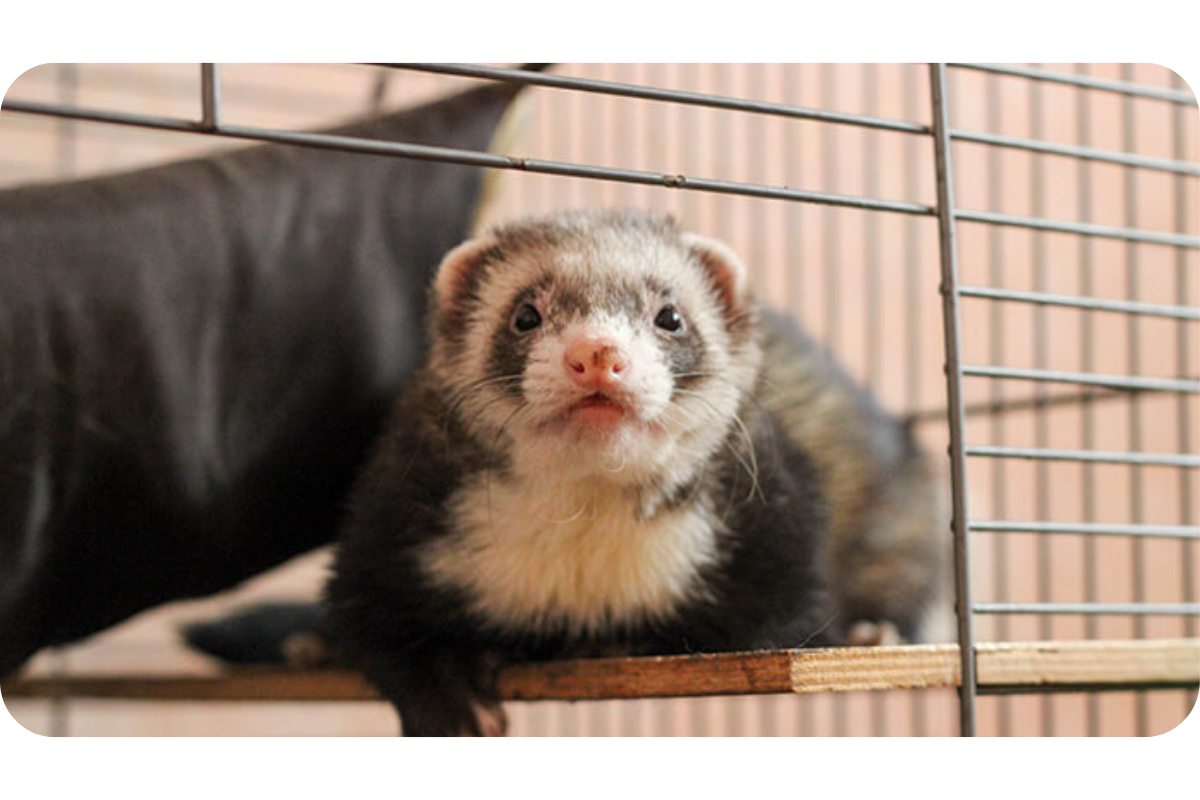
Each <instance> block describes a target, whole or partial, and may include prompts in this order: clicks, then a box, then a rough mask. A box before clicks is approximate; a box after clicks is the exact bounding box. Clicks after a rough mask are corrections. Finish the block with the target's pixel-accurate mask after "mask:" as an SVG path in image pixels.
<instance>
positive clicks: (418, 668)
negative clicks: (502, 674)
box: [360, 651, 508, 736]
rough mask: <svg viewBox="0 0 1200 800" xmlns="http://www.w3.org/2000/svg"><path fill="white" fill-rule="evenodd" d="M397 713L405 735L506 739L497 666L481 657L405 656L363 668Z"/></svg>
mask: <svg viewBox="0 0 1200 800" xmlns="http://www.w3.org/2000/svg"><path fill="white" fill-rule="evenodd" d="M360 666H361V668H362V671H363V674H364V675H365V676H366V678H367V679H368V680H369V681H370V682H371V683H373V684H374V685H375V687H376V688H377V689H378V690H379V692H380V694H381V695H383V697H384V698H386V699H387V700H388V701H389V702H391V704H392V705H393V706H394V707H395V708H396V712H397V713H398V714H399V715H400V724H401V728H402V730H403V735H405V736H503V735H505V732H506V731H507V728H508V719H507V717H506V715H505V713H504V708H503V706H502V705H501V704H500V700H499V698H498V697H497V695H496V690H495V666H494V665H493V664H492V663H490V662H489V661H488V660H487V659H484V658H481V657H480V656H479V655H477V654H473V655H467V654H463V653H456V652H450V651H446V652H438V653H404V654H397V655H396V656H395V657H392V658H389V657H384V656H373V657H371V658H370V659H368V660H367V661H366V662H365V663H363V664H361V665H360Z"/></svg>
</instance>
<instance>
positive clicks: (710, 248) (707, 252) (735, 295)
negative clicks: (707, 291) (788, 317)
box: [683, 233, 749, 313]
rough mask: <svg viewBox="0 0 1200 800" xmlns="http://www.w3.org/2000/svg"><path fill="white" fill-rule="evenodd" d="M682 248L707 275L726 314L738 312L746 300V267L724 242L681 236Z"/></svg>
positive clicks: (692, 235)
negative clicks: (686, 250)
mask: <svg viewBox="0 0 1200 800" xmlns="http://www.w3.org/2000/svg"><path fill="white" fill-rule="evenodd" d="M683 245H684V247H686V248H687V249H688V251H689V252H691V254H692V255H693V256H694V257H695V258H696V260H697V261H699V262H700V266H701V267H703V268H704V271H705V272H706V273H707V274H708V277H709V280H710V281H711V282H712V285H713V288H714V289H716V292H717V296H718V297H719V298H720V300H721V303H722V304H723V305H724V306H725V310H726V312H727V313H734V312H736V311H737V310H738V309H740V308H741V307H742V304H743V303H744V302H745V300H746V294H747V290H748V289H749V286H748V283H749V281H748V279H747V277H746V265H745V264H744V263H742V259H741V258H739V257H738V254H737V253H735V252H733V249H732V248H731V247H729V245H727V244H725V243H724V242H718V241H717V240H716V239H709V238H707V237H704V236H699V235H697V234H694V233H685V234H683Z"/></svg>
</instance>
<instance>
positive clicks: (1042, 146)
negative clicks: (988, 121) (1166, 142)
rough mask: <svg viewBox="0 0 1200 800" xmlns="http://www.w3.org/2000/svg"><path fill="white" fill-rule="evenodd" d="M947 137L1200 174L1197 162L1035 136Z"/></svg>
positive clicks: (978, 134)
mask: <svg viewBox="0 0 1200 800" xmlns="http://www.w3.org/2000/svg"><path fill="white" fill-rule="evenodd" d="M950 138H951V139H954V140H955V141H959V142H973V143H975V144H987V145H992V146H995V147H1007V148H1010V149H1014V150H1028V151H1031V152H1034V153H1048V154H1051V155H1059V156H1070V157H1072V158H1079V159H1083V160H1086V161H1102V162H1104V163H1108V164H1121V165H1123V166H1127V167H1140V168H1142V169H1153V170H1158V171H1160V172H1170V173H1174V174H1176V175H1200V164H1193V163H1191V162H1190V161H1176V160H1174V159H1170V158H1152V157H1150V156H1143V155H1140V154H1138V153H1121V152H1116V151H1112V150H1098V149H1096V148H1093V147H1080V146H1079V145H1073V144H1060V143H1058V142H1046V141H1041V140H1038V139H1022V138H1019V137H1016V136H1002V135H1000V134H997V133H982V132H979V131H950Z"/></svg>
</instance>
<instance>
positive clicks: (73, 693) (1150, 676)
mask: <svg viewBox="0 0 1200 800" xmlns="http://www.w3.org/2000/svg"><path fill="white" fill-rule="evenodd" d="M976 654H977V668H978V675H979V683H980V686H981V687H997V688H1005V689H1013V688H1016V689H1020V688H1022V687H1023V688H1026V689H1031V690H1032V689H1046V688H1062V689H1070V688H1071V687H1085V686H1086V687H1096V686H1108V687H1120V686H1124V685H1129V686H1153V685H1164V686H1165V685H1179V684H1196V683H1200V639H1155V640H1141V641H1126V640H1120V641H1076V642H1012V643H988V644H980V645H978V646H977V647H976ZM958 682H959V665H958V646H957V645H907V646H901V647H845V648H823V649H812V650H771V651H762V652H754V653H715V654H706V655H688V656H663V657H653V658H611V659H590V660H580V661H559V662H549V663H544V664H523V665H520V666H515V667H511V668H509V669H507V670H505V671H504V672H503V673H502V674H501V676H500V690H501V694H502V696H503V697H504V698H505V699H509V700H600V699H619V698H638V697H693V696H697V697H699V696H711V695H730V694H732V695H746V694H788V693H798V694H812V693H819V692H849V691H881V690H888V689H920V688H944V687H954V686H957V685H958ZM0 693H2V694H3V695H4V696H5V697H10V698H17V697H75V698H92V699H124V700H130V699H140V700H197V701H209V700H223V701H236V700H246V701H250V700H257V701H307V700H322V701H329V700H334V701H363V700H377V699H378V695H377V694H376V693H375V691H374V690H373V689H372V688H371V687H370V686H369V685H367V684H366V683H365V682H364V681H363V680H362V679H361V678H360V677H358V676H357V675H355V674H353V673H350V672H343V671H324V672H299V671H289V670H276V669H241V670H235V671H231V672H228V673H223V674H217V675H212V676H161V675H160V676H111V677H106V676H75V677H66V678H37V677H30V678H24V679H18V680H13V681H10V682H7V683H5V684H4V685H3V687H0Z"/></svg>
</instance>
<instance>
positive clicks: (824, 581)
mask: <svg viewBox="0 0 1200 800" xmlns="http://www.w3.org/2000/svg"><path fill="white" fill-rule="evenodd" d="M431 332H432V337H431V340H432V350H431V356H430V361H429V363H428V364H427V366H426V367H425V368H424V369H423V370H421V371H420V372H419V373H418V374H417V377H416V378H415V380H414V381H413V383H412V384H411V385H410V386H409V387H408V388H407V389H406V390H405V391H404V392H403V393H402V394H401V395H400V397H399V399H398V401H397V403H396V406H395V408H394V411H393V413H392V417H391V422H390V424H389V425H388V428H387V431H386V433H385V434H384V436H383V437H382V439H381V441H380V442H379V444H378V448H377V450H376V452H375V454H374V457H373V458H372V459H371V461H370V463H369V464H368V465H367V466H366V468H365V470H364V472H363V473H362V475H361V476H360V478H359V480H358V483H357V486H356V489H355V490H354V492H353V495H352V503H351V509H350V513H349V516H348V519H347V521H346V524H345V526H344V528H343V531H342V534H341V537H340V541H339V544H338V546H337V549H336V554H335V562H334V567H333V575H332V578H331V580H330V582H329V584H328V587H327V596H326V602H327V606H326V614H327V618H326V619H325V628H326V631H327V633H328V635H329V636H330V637H331V639H332V640H333V644H334V646H335V648H336V650H337V651H338V653H339V654H340V657H342V658H344V659H345V660H346V661H347V663H349V664H350V665H352V666H354V667H356V668H358V669H360V670H361V671H362V672H363V674H364V675H365V676H366V677H367V679H368V680H369V681H370V682H371V683H373V684H374V685H375V686H376V687H377V688H378V689H379V691H380V693H381V694H382V695H383V696H384V697H385V698H386V699H388V700H389V701H390V702H392V703H393V704H394V706H395V707H396V709H397V711H398V712H399V714H400V718H401V721H402V725H403V729H404V732H405V733H406V734H407V735H453V734H498V733H502V732H503V730H504V716H503V712H502V709H501V706H500V702H499V698H498V696H497V693H496V689H495V676H496V671H497V669H498V668H499V667H500V666H502V665H504V664H508V663H513V662H518V661H527V660H541V659H552V658H563V657H572V656H587V655H598V654H604V655H616V654H669V653H690V652H711V651H730V650H747V649H757V648H773V647H797V646H803V645H806V644H812V645H837V644H847V643H862V644H866V643H872V642H878V641H880V640H883V639H886V638H888V637H889V636H890V635H891V633H892V632H893V631H894V632H895V633H898V634H899V635H900V636H902V637H904V638H909V639H911V638H913V637H915V636H916V635H917V633H918V629H919V626H920V624H921V621H922V616H923V614H924V613H925V612H926V610H927V609H928V607H929V605H930V602H931V599H932V597H933V594H934V589H935V585H936V584H937V575H938V571H939V562H940V558H939V549H940V545H939V543H938V534H939V533H940V532H941V530H943V529H944V525H943V524H942V523H943V519H944V513H945V512H944V510H943V505H944V504H943V503H942V500H941V488H940V486H939V483H938V481H936V480H935V479H934V478H933V477H932V475H931V472H930V469H929V466H928V464H927V462H926V459H925V457H924V455H923V454H922V453H921V451H920V450H919V449H918V448H917V446H916V445H915V444H914V442H913V440H912V438H911V436H910V434H909V432H908V431H907V430H906V429H905V427H904V426H902V425H901V424H900V423H899V422H898V421H897V420H896V419H894V418H892V417H891V416H889V415H887V414H885V413H884V412H882V411H881V410H880V409H879V408H878V407H877V405H876V404H875V403H874V401H873V400H872V399H871V398H870V397H869V396H868V395H867V394H866V393H865V392H864V391H863V390H862V389H860V388H859V387H857V386H856V385H855V384H854V383H853V382H852V381H851V380H850V379H849V378H848V377H847V376H846V375H845V374H844V372H842V371H841V370H840V369H839V368H838V367H837V366H836V364H835V363H834V362H833V361H832V360H831V359H830V358H829V356H828V355H827V354H826V353H825V352H824V351H823V350H822V349H821V348H819V347H818V346H816V345H815V344H814V343H813V342H812V341H811V340H810V339H809V338H808V337H807V336H805V335H804V334H803V333H802V332H801V331H800V330H799V329H798V328H796V326H795V325H793V324H792V323H790V322H788V321H787V320H785V319H783V318H782V317H780V316H778V315H774V314H769V313H766V312H763V311H760V309H759V308H758V307H757V305H756V303H755V301H754V300H753V298H752V297H751V294H750V291H749V288H748V281H747V278H746V274H745V268H744V267H743V265H742V263H741V262H740V260H739V259H738V257H737V256H736V255H735V254H734V253H733V252H732V251H730V249H729V248H728V247H726V246H725V245H723V244H720V243H718V242H715V241H712V240H709V239H706V238H703V237H700V236H696V235H694V234H691V233H687V232H684V231H682V230H681V229H680V228H679V227H678V226H677V225H676V224H675V223H674V221H672V220H670V219H669V218H666V217H659V216H655V215H650V214H645V213H640V212H616V211H592V212H573V213H562V214H557V215H553V216H550V217H547V218H542V219H536V220H532V221H528V222H522V223H516V224H510V225H505V226H501V227H498V228H496V229H494V230H492V231H490V232H487V233H485V234H484V235H482V236H480V237H478V238H476V239H473V240H471V241H469V242H467V243H465V244H463V245H461V246H459V247H458V248H456V249H455V250H453V251H452V252H451V253H450V254H449V255H448V256H446V258H445V259H444V260H443V262H442V265H441V267H440V269H439V272H438V276H437V278H436V281H435V284H434V289H433V311H432V315H431Z"/></svg>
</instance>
